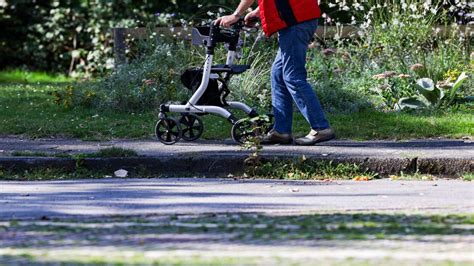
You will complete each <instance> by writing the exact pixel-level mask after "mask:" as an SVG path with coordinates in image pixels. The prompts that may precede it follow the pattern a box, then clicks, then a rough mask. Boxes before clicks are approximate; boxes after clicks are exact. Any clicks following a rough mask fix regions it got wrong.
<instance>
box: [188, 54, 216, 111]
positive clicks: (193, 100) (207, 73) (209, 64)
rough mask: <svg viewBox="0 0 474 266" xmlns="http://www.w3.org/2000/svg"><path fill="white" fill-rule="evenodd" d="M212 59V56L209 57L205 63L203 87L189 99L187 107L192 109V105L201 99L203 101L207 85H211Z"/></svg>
mask: <svg viewBox="0 0 474 266" xmlns="http://www.w3.org/2000/svg"><path fill="white" fill-rule="evenodd" d="M212 58H213V56H212V55H207V57H206V62H205V63H204V69H203V75H202V80H201V85H200V86H199V88H198V89H197V90H196V92H195V93H194V94H193V96H192V97H191V99H189V102H188V104H187V105H186V106H188V107H190V106H192V105H195V104H196V103H197V102H198V101H199V99H201V97H202V95H203V94H204V92H205V91H206V89H207V85H209V77H210V75H211V68H212Z"/></svg>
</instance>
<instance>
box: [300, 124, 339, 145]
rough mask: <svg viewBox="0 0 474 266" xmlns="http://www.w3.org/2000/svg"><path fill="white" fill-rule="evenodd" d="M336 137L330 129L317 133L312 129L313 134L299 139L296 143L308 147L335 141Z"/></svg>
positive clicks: (310, 133)
mask: <svg viewBox="0 0 474 266" xmlns="http://www.w3.org/2000/svg"><path fill="white" fill-rule="evenodd" d="M335 137H336V135H334V131H333V130H332V129H330V128H328V129H324V130H320V131H316V130H314V129H312V130H311V132H309V134H308V135H306V137H302V138H297V139H296V140H295V143H296V144H298V145H306V146H308V145H314V144H316V143H319V142H323V141H328V140H331V139H334V138H335Z"/></svg>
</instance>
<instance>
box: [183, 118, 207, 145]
mask: <svg viewBox="0 0 474 266" xmlns="http://www.w3.org/2000/svg"><path fill="white" fill-rule="evenodd" d="M179 123H180V124H181V129H182V138H183V139H184V140H185V141H195V140H197V139H199V138H200V137H201V136H202V133H203V132H204V125H203V123H202V120H201V118H199V116H197V115H195V114H183V115H182V116H181V119H180V120H179Z"/></svg>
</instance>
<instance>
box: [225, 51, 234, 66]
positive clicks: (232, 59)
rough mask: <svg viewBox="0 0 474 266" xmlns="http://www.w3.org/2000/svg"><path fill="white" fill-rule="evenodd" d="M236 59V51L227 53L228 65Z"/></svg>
mask: <svg viewBox="0 0 474 266" xmlns="http://www.w3.org/2000/svg"><path fill="white" fill-rule="evenodd" d="M234 59H235V51H229V52H228V53H227V61H226V62H225V64H226V65H228V66H230V65H232V64H233V63H234Z"/></svg>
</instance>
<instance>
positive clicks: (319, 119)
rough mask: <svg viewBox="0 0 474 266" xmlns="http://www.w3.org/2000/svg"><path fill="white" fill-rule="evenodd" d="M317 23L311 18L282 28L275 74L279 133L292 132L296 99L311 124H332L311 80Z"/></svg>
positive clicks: (274, 98)
mask: <svg viewBox="0 0 474 266" xmlns="http://www.w3.org/2000/svg"><path fill="white" fill-rule="evenodd" d="M317 27H318V21H317V20H311V21H307V22H303V23H300V24H297V25H295V26H292V27H289V28H286V29H284V30H280V31H279V32H278V41H279V49H278V54H277V56H276V59H275V62H274V63H273V66H272V74H271V80H272V106H273V114H274V116H275V126H274V129H275V130H276V131H277V132H278V133H282V134H289V133H291V128H292V123H293V102H295V103H296V106H297V107H298V109H299V110H300V112H301V113H302V114H303V116H304V117H305V118H306V120H307V121H308V123H309V124H310V125H311V128H313V129H315V130H323V129H327V128H329V122H328V121H327V119H326V117H325V115H324V111H323V109H322V107H321V103H320V102H319V99H318V97H317V96H316V93H315V92H314V91H313V88H312V87H311V85H310V84H309V83H308V81H307V72H306V54H307V51H308V45H309V43H310V42H311V39H312V37H313V35H314V33H315V31H316V28H317Z"/></svg>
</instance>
